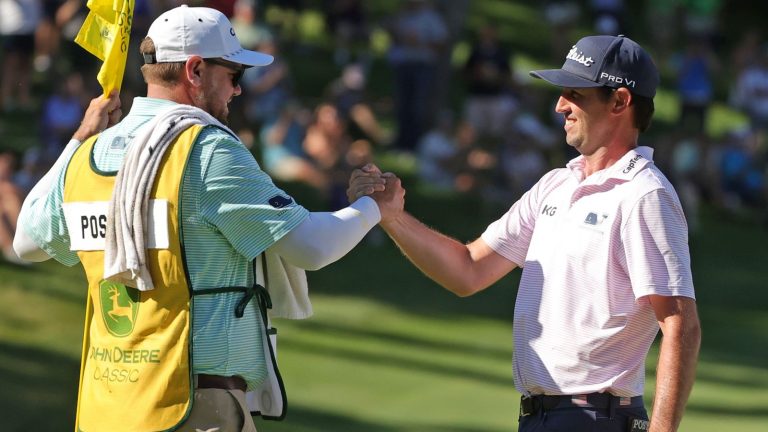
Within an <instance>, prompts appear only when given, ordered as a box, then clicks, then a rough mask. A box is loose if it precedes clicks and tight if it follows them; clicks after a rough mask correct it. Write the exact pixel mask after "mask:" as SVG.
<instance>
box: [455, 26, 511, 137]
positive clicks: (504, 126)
mask: <svg viewBox="0 0 768 432" xmlns="http://www.w3.org/2000/svg"><path fill="white" fill-rule="evenodd" d="M509 56H510V54H509V52H508V51H507V50H506V49H505V48H504V47H503V46H502V45H501V42H500V41H499V37H498V33H497V30H496V28H495V27H494V26H492V25H485V26H483V27H481V28H480V30H479V31H478V35H477V41H476V42H475V43H474V44H473V45H472V48H471V50H470V53H469V58H468V59H467V62H466V63H465V64H464V71H463V72H464V83H465V84H466V87H467V97H466V100H465V105H464V106H465V112H464V115H465V118H466V119H467V121H469V123H470V124H472V126H473V127H474V128H475V131H476V132H477V134H478V136H479V137H480V138H481V139H482V138H486V137H487V138H492V139H497V140H499V139H501V138H503V137H504V136H505V135H506V133H507V132H508V131H509V125H510V123H511V121H512V119H513V116H514V113H515V111H516V110H517V108H518V101H517V98H516V97H515V96H514V95H513V91H512V90H513V89H512V84H513V83H512V68H511V67H510V64H509Z"/></svg>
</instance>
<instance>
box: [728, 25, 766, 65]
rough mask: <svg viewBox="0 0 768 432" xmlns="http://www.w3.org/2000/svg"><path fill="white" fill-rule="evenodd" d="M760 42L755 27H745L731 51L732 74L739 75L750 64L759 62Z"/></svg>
mask: <svg viewBox="0 0 768 432" xmlns="http://www.w3.org/2000/svg"><path fill="white" fill-rule="evenodd" d="M762 42H763V38H762V36H761V32H760V29H759V28H757V27H752V28H750V29H747V30H746V31H745V32H744V33H743V34H742V35H741V39H740V40H739V42H738V43H737V44H736V46H735V47H734V48H733V50H732V51H731V73H732V76H735V77H739V76H741V74H742V73H743V72H744V71H745V70H747V69H749V67H750V66H753V65H754V64H755V63H759V61H760V58H761V57H762V52H761V49H762V47H761V44H762Z"/></svg>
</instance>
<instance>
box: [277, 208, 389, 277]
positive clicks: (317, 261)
mask: <svg viewBox="0 0 768 432" xmlns="http://www.w3.org/2000/svg"><path fill="white" fill-rule="evenodd" d="M380 220H381V214H380V213H379V207H378V205H376V202H375V201H374V200H373V199H372V198H371V197H367V196H366V197H362V198H360V199H358V200H357V201H355V202H354V203H353V204H352V205H350V206H349V207H346V208H343V209H341V210H339V211H336V212H333V213H328V212H312V213H310V214H309V216H308V217H307V219H306V220H305V221H304V222H302V223H301V224H300V225H299V226H297V227H296V228H294V229H293V230H291V232H290V233H288V234H286V235H285V237H283V238H282V239H280V240H279V241H278V242H277V243H275V244H274V245H272V247H271V250H272V251H273V252H275V253H277V254H278V255H280V256H282V257H283V258H285V259H286V260H287V261H288V262H289V263H291V264H293V265H295V266H296V267H299V268H303V269H305V270H317V269H320V268H323V267H325V266H326V265H328V264H330V263H332V262H334V261H336V260H338V259H339V258H341V257H343V256H344V255H346V254H347V253H348V252H349V251H350V250H352V248H354V247H355V246H356V245H357V244H358V243H359V242H360V240H362V239H363V237H365V235H366V234H367V233H368V231H370V230H371V228H373V227H374V226H376V224H377V223H379V221H380Z"/></svg>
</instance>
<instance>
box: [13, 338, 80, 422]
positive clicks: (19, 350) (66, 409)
mask: <svg viewBox="0 0 768 432" xmlns="http://www.w3.org/2000/svg"><path fill="white" fill-rule="evenodd" d="M79 363H80V362H79V361H78V360H75V359H72V358H70V357H66V356H62V355H60V354H56V353H52V352H50V351H45V350H41V349H37V348H29V347H24V346H21V345H15V344H10V343H8V342H3V341H0V383H2V386H1V387H0V418H2V419H3V420H2V421H3V425H2V430H3V431H6V432H15V431H18V432H22V431H23V432H28V431H66V430H71V429H72V427H73V426H74V424H75V407H76V405H77V385H78V376H79V373H80V372H79V371H80V366H79Z"/></svg>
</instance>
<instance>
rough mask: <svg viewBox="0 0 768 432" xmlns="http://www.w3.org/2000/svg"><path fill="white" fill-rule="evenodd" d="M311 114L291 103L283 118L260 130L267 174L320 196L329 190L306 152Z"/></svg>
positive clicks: (287, 105)
mask: <svg viewBox="0 0 768 432" xmlns="http://www.w3.org/2000/svg"><path fill="white" fill-rule="evenodd" d="M311 116H312V114H311V113H310V112H309V111H308V110H307V109H306V108H303V107H301V106H299V105H298V104H297V103H288V104H286V105H285V107H284V108H283V111H282V113H281V114H280V116H279V117H278V118H277V119H275V120H274V121H269V122H267V123H266V124H265V125H264V126H263V127H262V128H261V134H260V138H261V139H260V141H261V146H262V147H261V149H262V150H261V155H262V161H263V165H264V170H265V171H267V173H269V174H270V175H271V176H272V177H274V178H276V179H278V180H282V181H298V182H302V183H306V184H309V185H310V186H312V187H314V188H316V189H318V190H319V191H321V193H326V192H327V190H328V177H327V176H326V174H325V173H323V172H322V171H321V170H320V169H319V168H318V167H317V166H315V164H313V163H312V161H311V160H310V159H309V157H308V156H307V154H306V153H305V152H304V149H303V143H304V138H305V136H306V130H307V126H308V124H309V122H310V119H311Z"/></svg>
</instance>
